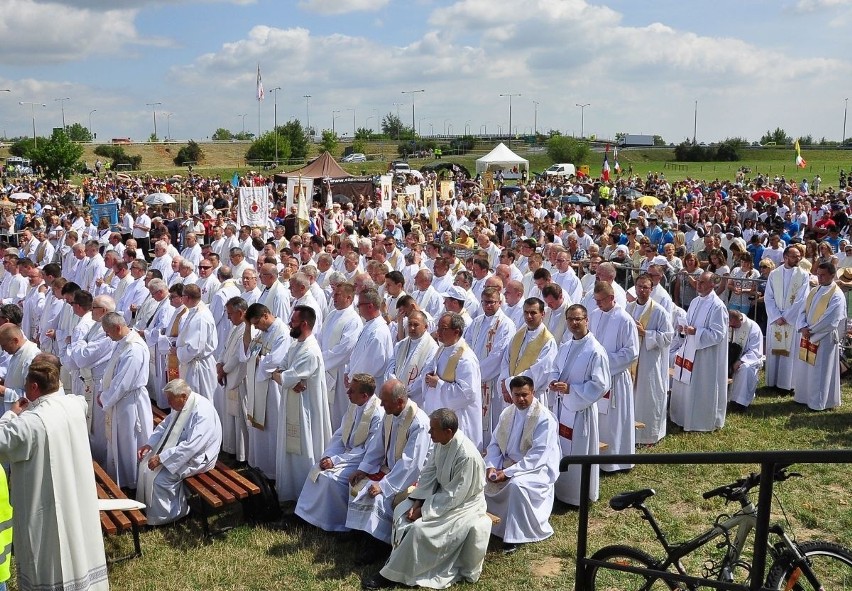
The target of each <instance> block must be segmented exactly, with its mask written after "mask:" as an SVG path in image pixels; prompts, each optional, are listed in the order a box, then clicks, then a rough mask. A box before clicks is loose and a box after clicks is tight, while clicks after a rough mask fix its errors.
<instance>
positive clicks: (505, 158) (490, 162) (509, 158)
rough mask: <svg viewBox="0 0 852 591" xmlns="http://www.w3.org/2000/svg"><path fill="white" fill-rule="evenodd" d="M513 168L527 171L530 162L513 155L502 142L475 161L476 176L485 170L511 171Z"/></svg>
mask: <svg viewBox="0 0 852 591" xmlns="http://www.w3.org/2000/svg"><path fill="white" fill-rule="evenodd" d="M515 167H517V169H518V170H521V169H526V170H529V168H530V161H529V160H525V159H523V158H521V157H520V156H518V155H517V154H515V153H514V152H513V151H512V150H510V149H509V148H508V147H507V146H506V144H504V143H502V142H500V145H498V146H497V147H496V148H494V149H493V150H491V151H490V152H489V153H488V154H486V155H485V156H483V157H482V158H478V159H477V160H476V172H477V174H479V173H481V172H485V171H487V170H500V169H509V170H512V169H514V168H515Z"/></svg>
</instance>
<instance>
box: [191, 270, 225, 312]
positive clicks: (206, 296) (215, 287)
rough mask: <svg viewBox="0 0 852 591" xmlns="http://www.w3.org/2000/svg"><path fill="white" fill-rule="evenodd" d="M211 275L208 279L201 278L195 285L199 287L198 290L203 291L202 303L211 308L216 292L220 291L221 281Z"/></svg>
mask: <svg viewBox="0 0 852 591" xmlns="http://www.w3.org/2000/svg"><path fill="white" fill-rule="evenodd" d="M212 273H213V271H212V270H211V274H210V275H208V276H207V277H199V278H198V281H196V282H195V285H197V286H198V289H200V290H201V302H202V303H204V304H205V305H207V306H209V305H210V303H211V302H212V301H213V296H215V295H216V292H217V291H219V286H220V283H219V279H217V278H216V276H215V275H213V274H212Z"/></svg>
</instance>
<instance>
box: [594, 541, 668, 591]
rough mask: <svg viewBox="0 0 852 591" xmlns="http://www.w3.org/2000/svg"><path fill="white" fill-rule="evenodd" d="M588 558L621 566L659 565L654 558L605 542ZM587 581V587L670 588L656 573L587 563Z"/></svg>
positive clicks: (599, 590) (607, 590) (606, 590)
mask: <svg viewBox="0 0 852 591" xmlns="http://www.w3.org/2000/svg"><path fill="white" fill-rule="evenodd" d="M591 558H592V559H593V560H601V561H604V562H611V563H613V564H617V565H620V566H636V567H640V568H650V569H658V568H659V563H658V562H657V559H656V558H654V557H653V556H651V555H650V554H647V553H646V552H642V551H641V550H637V549H635V548H630V547H628V546H607V547H605V548H601V549H600V550H598V551H597V552H595V553H594V554H592V556H591ZM586 581H587V584H586V588H587V589H589V591H664V590H667V589H670V588H671V587H670V586H669V585H668V584H667V583H666V582H665V581H663V580H661V579H658V578H655V577H648V576H645V575H640V574H637V573H628V572H624V571H618V570H612V569H609V568H603V567H597V566H589V567H588V570H587V571H586Z"/></svg>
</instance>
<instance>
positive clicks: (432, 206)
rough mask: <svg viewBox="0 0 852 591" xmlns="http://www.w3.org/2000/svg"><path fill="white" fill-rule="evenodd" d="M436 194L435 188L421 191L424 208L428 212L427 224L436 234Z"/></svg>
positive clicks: (430, 187)
mask: <svg viewBox="0 0 852 591" xmlns="http://www.w3.org/2000/svg"><path fill="white" fill-rule="evenodd" d="M437 194H438V192H437V191H435V188H434V187H432V186H429V187H426V188H425V189H423V203H425V204H426V208H427V210H428V211H429V224H430V225H431V226H432V231H433V232H436V231H437V230H438V199H437V197H436V195H437Z"/></svg>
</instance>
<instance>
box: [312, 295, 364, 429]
mask: <svg viewBox="0 0 852 591" xmlns="http://www.w3.org/2000/svg"><path fill="white" fill-rule="evenodd" d="M331 298H332V304H333V305H332V307H331V308H330V309H329V312H328V317H327V318H326V323H325V326H324V327H323V330H322V331H321V332H320V333H319V335H317V340H318V341H319V344H320V349H322V355H323V359H324V360H325V386H326V388H328V404H329V408H330V410H331V424H332V425H336V424H340V421H341V420H342V419H343V414H344V413H345V412H346V409H347V407H348V405H349V399H348V398H347V396H346V386H345V385H344V383H343V381H344V380H343V376H344V370H345V367H346V364H347V363H349V358H350V357H351V356H352V349H354V348H355V343H356V342H357V341H358V335H360V334H361V328H362V327H363V322H362V321H361V317H360V316H358V312H357V311H355V308H354V307H353V306H352V302H353V301H354V299H355V286H353V285H352V284H351V283H346V282H344V283H338V284H337V285H336V286H335V287H334V290H333V291H332V294H331Z"/></svg>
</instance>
